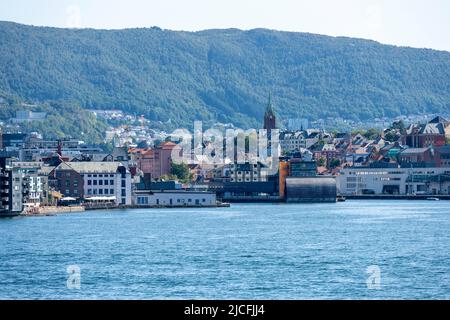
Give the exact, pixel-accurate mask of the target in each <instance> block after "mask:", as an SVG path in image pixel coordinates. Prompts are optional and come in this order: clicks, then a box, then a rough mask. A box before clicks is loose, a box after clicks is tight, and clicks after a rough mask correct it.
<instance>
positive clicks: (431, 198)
mask: <svg viewBox="0 0 450 320" xmlns="http://www.w3.org/2000/svg"><path fill="white" fill-rule="evenodd" d="M427 200H429V201H439V200H440V199H439V198H435V197H430V198H427Z"/></svg>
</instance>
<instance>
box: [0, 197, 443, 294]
mask: <svg viewBox="0 0 450 320" xmlns="http://www.w3.org/2000/svg"><path fill="white" fill-rule="evenodd" d="M0 239H1V245H0V299H11V298H20V299H103V298H104V299H351V298H352V299H449V298H450V249H449V248H450V202H446V201H381V202H376V201H347V202H344V203H336V204H292V205H287V204H233V205H232V206H231V207H230V208H217V209H215V208H214V209H142V210H141V209H135V210H113V211H94V212H85V213H73V214H62V215H58V216H52V217H31V218H30V217H28V218H22V217H20V218H10V219H0ZM69 265H77V266H78V267H79V268H80V283H81V286H80V288H79V289H73V288H72V289H69V288H68V287H67V279H68V276H69V275H68V273H67V267H68V266H69ZM369 266H378V267H379V269H380V272H381V273H380V279H381V281H380V287H379V288H378V289H376V288H375V289H369V288H368V285H367V279H368V277H369V276H370V274H368V273H366V271H367V268H368V267H369Z"/></svg>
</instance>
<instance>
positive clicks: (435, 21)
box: [0, 0, 450, 51]
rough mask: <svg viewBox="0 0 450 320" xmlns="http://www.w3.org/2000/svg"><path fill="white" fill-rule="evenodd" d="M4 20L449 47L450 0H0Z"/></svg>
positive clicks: (26, 22)
mask: <svg viewBox="0 0 450 320" xmlns="http://www.w3.org/2000/svg"><path fill="white" fill-rule="evenodd" d="M0 20H7V21H15V22H20V23H25V24H32V25H39V26H56V27H81V28H85V27H91V28H103V29H118V28H132V27H151V26H159V27H161V28H165V29H174V30H190V31H196V30H202V29H210V28H230V27H233V28H240V29H252V28H270V29H277V30H286V31H301V32H312V33H319V34H326V35H333V36H349V37H359V38H366V39H374V40H377V41H380V42H382V43H388V44H396V45H405V46H412V47H420V48H422V47H426V48H434V49H441V50H447V51H450V0H339V1H338V0H334V1H333V0H310V1H305V0H271V1H269V0H161V1H156V0H124V1H118V0H0ZM0 40H1V39H0Z"/></svg>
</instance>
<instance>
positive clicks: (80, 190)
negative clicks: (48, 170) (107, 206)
mask: <svg viewBox="0 0 450 320" xmlns="http://www.w3.org/2000/svg"><path fill="white" fill-rule="evenodd" d="M58 172H59V175H60V177H61V181H59V180H58ZM53 175H54V176H56V178H57V180H58V187H59V191H60V192H61V193H63V194H64V195H65V196H76V197H77V198H84V199H88V198H91V197H96V198H99V197H107V198H108V199H110V198H112V197H114V201H115V204H116V205H130V204H131V202H132V201H131V192H132V188H131V173H130V171H129V170H128V169H127V168H126V167H125V166H124V165H123V164H122V163H120V162H63V163H61V164H60V165H59V166H58V167H56V168H55V170H54V174H53ZM77 195H78V196H77Z"/></svg>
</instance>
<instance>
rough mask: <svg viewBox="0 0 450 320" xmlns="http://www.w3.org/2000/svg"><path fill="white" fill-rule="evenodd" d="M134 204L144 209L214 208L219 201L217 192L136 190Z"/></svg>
mask: <svg viewBox="0 0 450 320" xmlns="http://www.w3.org/2000/svg"><path fill="white" fill-rule="evenodd" d="M133 204H134V205H135V206H142V207H152V206H163V207H212V206H216V205H217V201H216V193H215V192H203V191H186V190H164V191H150V190H136V191H135V192H134V197H133Z"/></svg>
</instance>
